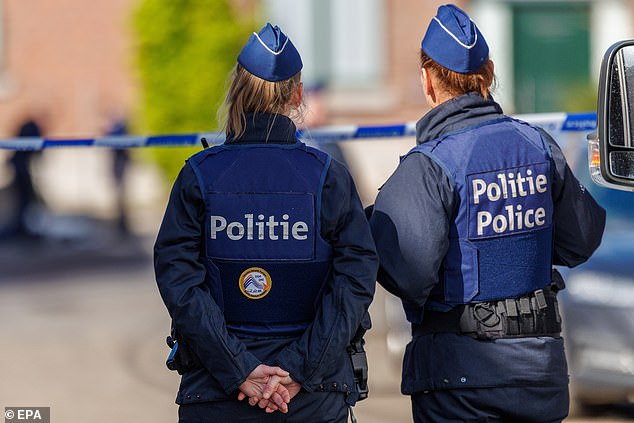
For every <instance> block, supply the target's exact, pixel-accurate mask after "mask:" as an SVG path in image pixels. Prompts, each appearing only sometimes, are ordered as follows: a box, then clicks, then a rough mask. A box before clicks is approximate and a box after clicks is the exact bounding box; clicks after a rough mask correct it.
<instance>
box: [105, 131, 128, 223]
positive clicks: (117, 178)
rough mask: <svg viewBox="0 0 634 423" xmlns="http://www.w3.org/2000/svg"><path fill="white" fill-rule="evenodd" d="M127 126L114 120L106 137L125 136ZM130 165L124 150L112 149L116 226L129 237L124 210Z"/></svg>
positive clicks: (125, 211) (126, 152)
mask: <svg viewBox="0 0 634 423" xmlns="http://www.w3.org/2000/svg"><path fill="white" fill-rule="evenodd" d="M127 133H128V125H127V123H126V121H125V120H124V119H118V120H116V121H115V122H114V123H113V124H112V126H111V127H110V129H109V130H108V133H107V134H108V135H114V136H120V135H127ZM129 164H130V153H129V152H128V150H127V149H125V148H114V149H112V180H113V182H114V190H115V196H116V198H115V201H116V210H117V215H116V220H117V221H116V225H117V230H118V231H119V233H120V234H121V235H129V234H130V228H129V226H128V215H127V210H126V201H125V195H126V188H125V175H126V171H127V169H128V167H129Z"/></svg>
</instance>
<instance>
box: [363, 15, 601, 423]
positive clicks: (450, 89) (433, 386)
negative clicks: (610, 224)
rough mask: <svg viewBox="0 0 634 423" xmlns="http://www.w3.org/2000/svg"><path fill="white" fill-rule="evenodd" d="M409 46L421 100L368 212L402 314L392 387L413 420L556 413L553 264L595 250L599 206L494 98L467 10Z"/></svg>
mask: <svg viewBox="0 0 634 423" xmlns="http://www.w3.org/2000/svg"><path fill="white" fill-rule="evenodd" d="M420 55H421V84H422V88H423V93H424V95H425V99H426V100H427V103H428V105H429V106H430V107H431V110H430V111H429V112H428V113H427V114H426V115H425V116H423V117H422V118H421V119H420V120H419V121H418V123H417V127H416V128H417V131H416V132H417V135H416V142H417V146H416V147H415V148H413V149H412V150H411V151H410V152H409V153H408V154H407V155H406V156H404V157H403V158H402V159H401V162H400V164H399V166H398V168H397V169H396V171H395V172H394V173H393V174H392V175H391V176H390V178H389V179H388V180H387V182H386V183H385V184H384V185H383V187H382V188H381V190H380V192H379V194H378V196H377V199H376V202H375V205H374V208H373V210H372V211H371V213H372V214H371V216H370V225H371V228H372V233H373V235H374V239H375V242H376V246H377V251H378V253H379V257H380V263H381V266H380V269H379V275H378V280H379V282H380V283H381V284H382V285H383V286H384V287H385V288H386V289H387V290H388V291H389V292H391V293H393V294H394V295H397V296H398V297H400V298H401V299H402V302H403V306H404V309H405V312H406V315H407V318H408V320H409V321H410V322H411V325H412V334H413V338H412V341H411V342H410V343H409V344H408V346H407V348H406V351H405V357H404V360H403V379H402V385H401V390H402V392H403V393H404V394H406V395H410V396H411V400H412V413H413V416H414V421H416V422H446V421H461V422H476V421H478V422H482V421H506V422H519V421H522V422H559V421H561V420H563V419H564V418H565V417H566V416H567V414H568V408H569V394H568V369H567V364H566V358H565V355H564V343H563V339H562V338H561V335H560V332H561V320H560V317H559V313H558V309H557V307H558V306H557V301H556V293H557V291H558V290H560V289H562V288H563V281H562V280H561V278H560V277H557V276H558V274H557V273H556V272H555V273H553V270H552V269H553V267H552V266H553V265H564V266H569V267H573V266H576V265H578V264H580V263H583V262H584V261H586V260H587V259H588V258H589V257H590V256H591V255H592V253H593V252H594V250H595V249H596V248H597V247H598V246H599V244H600V241H601V236H602V233H603V228H604V223H605V211H604V210H603V209H602V208H601V207H600V206H599V205H598V204H597V203H596V202H595V200H594V199H593V198H592V197H591V196H590V194H589V193H588V192H587V191H586V190H585V188H584V187H583V186H581V185H580V184H579V182H578V181H577V179H576V178H575V176H574V175H573V174H572V172H571V170H570V168H569V167H568V165H567V163H566V160H565V158H564V156H563V154H562V152H561V150H560V148H559V146H558V145H557V144H556V143H555V141H554V140H553V139H552V138H551V137H550V136H549V135H548V134H547V133H546V132H545V131H543V130H542V129H540V128H536V127H533V126H531V125H529V124H527V123H525V122H522V121H519V120H515V119H512V118H509V117H507V116H505V115H504V114H503V112H502V109H501V108H500V106H499V105H498V104H497V103H496V102H495V101H494V100H493V98H492V97H491V93H490V87H491V86H492V84H493V82H494V73H493V63H492V61H491V60H490V59H489V48H488V45H487V43H486V41H485V39H484V37H483V36H482V33H481V32H480V30H479V29H478V28H477V26H476V25H475V23H474V22H473V21H471V19H470V18H469V16H468V15H467V14H466V13H465V12H464V11H462V10H460V9H459V8H458V7H456V6H454V5H445V6H441V7H440V8H439V9H438V12H437V15H436V16H435V17H434V18H433V20H432V21H431V23H430V24H429V26H428V28H427V31H426V33H425V36H424V38H423V40H422V49H421V52H420ZM368 211H369V212H370V210H368Z"/></svg>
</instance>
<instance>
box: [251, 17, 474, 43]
mask: <svg viewBox="0 0 634 423" xmlns="http://www.w3.org/2000/svg"><path fill="white" fill-rule="evenodd" d="M434 20H435V21H436V22H438V25H440V27H441V28H442V29H444V30H445V32H446V33H447V34H449V35H451V37H452V38H453V39H454V40H456V42H457V43H458V44H460V45H461V46H463V47H464V48H466V49H469V50H471V49H472V48H473V47H474V46H475V45H476V43H477V42H478V31H475V40H474V41H473V44H471V45H467V44H464V43H463V42H462V41H460V40H459V39H458V37H456V36H455V35H453V33H452V32H451V31H449V30H448V29H447V28H446V27H445V25H443V24H442V22H440V21H439V20H438V18H437V17H435V16H434ZM469 22H471V24H472V25H474V26H475V24H474V23H473V21H472V20H471V19H469ZM260 42H261V41H260Z"/></svg>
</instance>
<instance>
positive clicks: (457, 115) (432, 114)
mask: <svg viewBox="0 0 634 423" xmlns="http://www.w3.org/2000/svg"><path fill="white" fill-rule="evenodd" d="M502 113H503V112H502V108H501V107H500V105H499V104H497V103H496V102H495V101H494V100H493V99H492V98H491V97H490V96H489V100H485V99H484V97H482V95H481V94H480V93H475V92H471V93H467V94H463V95H460V96H458V97H454V98H452V99H451V100H447V101H445V102H444V103H442V104H440V105H438V106H436V107H434V108H433V109H431V110H430V111H429V112H428V113H427V114H426V115H425V116H423V117H422V118H421V119H420V120H419V121H418V122H416V144H422V143H424V142H426V141H431V140H434V139H437V138H439V137H441V136H443V135H447V134H450V133H452V132H456V131H459V130H461V129H464V128H467V127H469V126H474V125H477V124H479V123H482V122H485V121H487V120H491V119H495V118H499V117H500V115H502Z"/></svg>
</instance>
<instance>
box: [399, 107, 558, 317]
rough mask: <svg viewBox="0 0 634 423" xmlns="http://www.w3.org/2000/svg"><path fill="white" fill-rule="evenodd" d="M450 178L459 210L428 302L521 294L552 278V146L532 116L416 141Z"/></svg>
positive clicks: (438, 304)
mask: <svg viewBox="0 0 634 423" xmlns="http://www.w3.org/2000/svg"><path fill="white" fill-rule="evenodd" d="M417 152H418V153H422V154H426V155H427V156H429V157H430V158H432V159H433V160H434V161H435V162H436V163H438V164H439V165H440V166H441V167H442V168H443V169H444V170H445V172H446V174H447V175H449V177H450V179H452V182H453V185H454V190H455V195H456V200H457V201H456V204H457V207H456V210H455V211H454V216H453V219H452V220H451V222H450V229H449V250H448V252H447V254H446V256H445V258H444V261H443V263H442V268H441V271H440V280H439V283H438V284H437V285H436V286H435V287H434V289H433V290H432V292H431V294H430V298H429V300H428V303H427V305H426V308H428V309H431V310H438V311H446V310H448V309H451V308H453V307H455V306H456V305H459V304H467V303H471V302H480V301H491V300H498V299H503V298H516V297H519V296H521V295H524V294H526V293H529V292H532V291H534V290H536V289H540V288H543V287H545V286H546V285H547V284H548V283H549V282H550V275H551V261H552V215H553V201H552V193H551V183H552V164H551V163H552V161H551V158H550V149H549V147H548V145H547V144H546V142H545V141H544V140H543V139H542V137H541V134H540V133H539V131H537V130H536V129H535V128H532V127H531V126H529V125H528V124H525V123H523V122H519V121H516V120H513V119H511V118H501V119H495V120H492V121H487V122H485V123H484V124H480V125H477V126H474V127H470V128H468V129H465V130H463V131H460V132H454V133H451V134H448V135H445V136H443V137H441V138H439V139H436V140H433V141H430V142H425V143H423V144H420V145H419V146H417V147H415V148H414V149H413V150H412V151H411V152H410V154H412V153H417Z"/></svg>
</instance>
